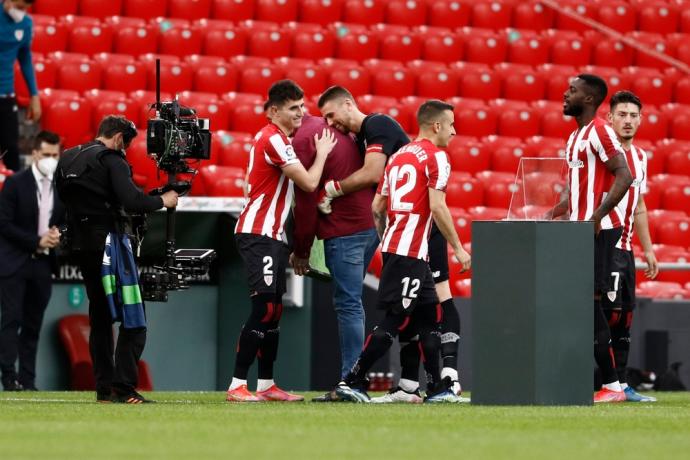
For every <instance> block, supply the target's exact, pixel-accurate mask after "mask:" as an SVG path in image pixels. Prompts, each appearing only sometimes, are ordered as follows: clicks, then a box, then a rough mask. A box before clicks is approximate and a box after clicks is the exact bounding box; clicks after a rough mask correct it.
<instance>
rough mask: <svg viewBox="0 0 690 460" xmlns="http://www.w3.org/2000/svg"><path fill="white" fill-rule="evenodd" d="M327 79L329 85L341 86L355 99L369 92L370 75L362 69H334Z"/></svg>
mask: <svg viewBox="0 0 690 460" xmlns="http://www.w3.org/2000/svg"><path fill="white" fill-rule="evenodd" d="M329 77H330V80H329V85H340V86H343V87H345V88H347V89H348V91H350V93H352V95H353V96H355V97H357V96H361V95H363V94H369V93H370V92H371V75H370V74H369V70H367V69H366V68H364V67H356V68H334V69H333V70H331V72H330V75H329Z"/></svg>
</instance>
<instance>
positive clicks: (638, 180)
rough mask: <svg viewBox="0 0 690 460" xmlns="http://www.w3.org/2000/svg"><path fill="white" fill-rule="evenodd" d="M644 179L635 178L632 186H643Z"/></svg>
mask: <svg viewBox="0 0 690 460" xmlns="http://www.w3.org/2000/svg"><path fill="white" fill-rule="evenodd" d="M642 180H643V179H635V180H633V182H632V185H631V187H636V188H637V187H640V186H642Z"/></svg>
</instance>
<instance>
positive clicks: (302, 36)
mask: <svg viewBox="0 0 690 460" xmlns="http://www.w3.org/2000/svg"><path fill="white" fill-rule="evenodd" d="M334 52H335V38H334V36H333V35H332V34H331V33H330V32H328V31H319V32H297V33H296V34H295V36H294V37H293V39H292V56H293V57H298V58H308V59H323V58H327V57H331V56H333V54H334Z"/></svg>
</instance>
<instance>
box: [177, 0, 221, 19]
mask: <svg viewBox="0 0 690 460" xmlns="http://www.w3.org/2000/svg"><path fill="white" fill-rule="evenodd" d="M211 3H212V1H211V0H192V1H190V0H168V16H170V17H171V18H185V19H201V18H208V17H209V16H210V15H211Z"/></svg>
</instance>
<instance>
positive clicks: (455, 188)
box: [446, 178, 484, 209]
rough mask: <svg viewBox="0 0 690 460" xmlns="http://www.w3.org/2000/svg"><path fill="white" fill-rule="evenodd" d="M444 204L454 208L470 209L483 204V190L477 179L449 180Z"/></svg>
mask: <svg viewBox="0 0 690 460" xmlns="http://www.w3.org/2000/svg"><path fill="white" fill-rule="evenodd" d="M446 203H447V204H448V206H454V207H456V208H465V209H467V208H470V207H472V206H481V205H482V203H484V188H483V186H482V184H481V182H479V181H478V180H477V179H467V178H464V179H459V180H449V181H448V186H447V188H446Z"/></svg>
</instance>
